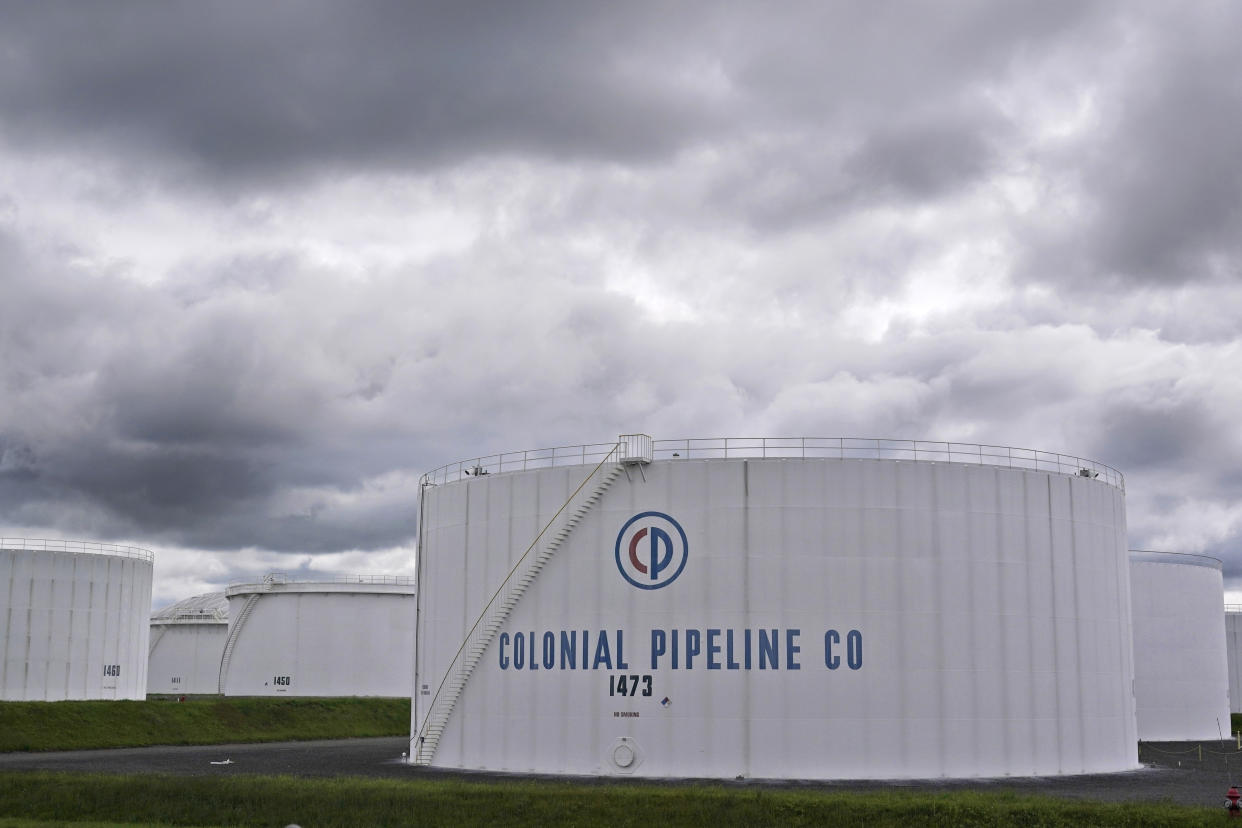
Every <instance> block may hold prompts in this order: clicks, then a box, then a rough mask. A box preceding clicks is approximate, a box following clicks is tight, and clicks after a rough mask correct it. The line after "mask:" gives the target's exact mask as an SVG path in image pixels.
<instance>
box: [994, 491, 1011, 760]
mask: <svg viewBox="0 0 1242 828" xmlns="http://www.w3.org/2000/svg"><path fill="white" fill-rule="evenodd" d="M1002 479H1003V478H1002V477H1001V472H1000V469H993V470H992V490H993V491H994V492H995V493H996V505H995V507H994V510H993V513H992V522H993V525H994V526H995V527H996V533H995V536H994V538H993V541H992V543H993V548H994V549H995V550H996V553H997V559H996V583H997V585H998V586H999V585H1000V584H1003V583H1005V582H1006V580H1007V579H1006V577H1005V576H1006V575H1008V574H1009V569H1008V566H1007V565H1006V564H1007V562H1008V555H1007V554H1006V550H1005V542H1004V536H1005V532H1004V530H1003V528H1002V527H1003V524H1004V514H1003V512H1002V507H1001V480H1002ZM996 607H997V610H998V611H999V613H1000V650H1001V653H1002V655H1001V663H1000V684H1001V715H1002V717H1003V718H1004V720H1005V727H1004V729H1003V730H1002V731H1001V752H1002V753H1003V754H1004V756H1005V767H1007V768H1012V767H1013V754H1012V748H1013V733H1012V729H1013V728H1012V724H1011V723H1012V722H1013V711H1012V707H1013V697H1012V695H1011V692H1012V691H1011V689H1010V684H1012V678H1013V676H1011V675H1010V672H1009V648H1008V647H1006V646H1005V637H1006V635H1007V634H1008V632H1009V624H1010V619H1011V618H1012V617H1013V616H1012V614H1010V613H1008V612H1007V611H1006V610H1007V609H1008V608H1007V607H1006V606H1005V596H1004V594H1003V590H1002V591H1001V593H1000V594H998V595H997V596H996Z"/></svg>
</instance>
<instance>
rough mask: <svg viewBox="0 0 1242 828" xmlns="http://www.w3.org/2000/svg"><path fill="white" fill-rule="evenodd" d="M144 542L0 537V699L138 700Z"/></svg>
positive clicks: (144, 632) (147, 600) (146, 594)
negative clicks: (122, 543)
mask: <svg viewBox="0 0 1242 828" xmlns="http://www.w3.org/2000/svg"><path fill="white" fill-rule="evenodd" d="M153 559H154V557H153V556H152V554H151V553H150V552H148V551H147V550H145V549H136V548H134V547H129V546H115V545H112V544H104V543H91V542H87V541H63V540H30V539H26V538H0V699H3V700H5V701H20V700H28V701H61V700H64V699H142V698H145V697H146V692H147V636H148V632H149V629H148V627H147V615H148V614H149V613H150V611H151V566H152V561H153Z"/></svg>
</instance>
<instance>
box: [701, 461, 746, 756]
mask: <svg viewBox="0 0 1242 828" xmlns="http://www.w3.org/2000/svg"><path fill="white" fill-rule="evenodd" d="M688 453H689V452H687V454H688ZM742 583H743V584H745V585H746V586H745V588H744V589H743V590H742V617H743V618H745V619H746V623H747V624H748V625H749V624H750V617H751V616H750V589H751V581H750V461H749V460H746V459H743V460H742ZM751 679H752V676H751V674H750V671H749V670H747V671H745V673H744V674H743V677H742V680H743V684H742V692H743V694H744V696H745V704H744V705H743V706H744V708H745V711H746V715H745V716H743V717H742V718H743V728H742V761H743V762H744V764H743V768H742V772H743V773H745V774H746V776H747V777H749V776H750V775H751V767H752V766H751V762H750V759H751V756H750V746H751V741H752V737H753V734H752V732H751V730H752V727H753V724H754V723H753V721H752V714H753V708H752V704H753V701H752V700H753V699H754V693H753V692H752V689H753V688H752V687H751Z"/></svg>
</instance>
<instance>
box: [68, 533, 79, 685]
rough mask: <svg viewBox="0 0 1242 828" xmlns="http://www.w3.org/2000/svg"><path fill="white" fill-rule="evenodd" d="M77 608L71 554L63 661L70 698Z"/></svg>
mask: <svg viewBox="0 0 1242 828" xmlns="http://www.w3.org/2000/svg"><path fill="white" fill-rule="evenodd" d="M77 608H78V556H77V555H74V556H73V571H72V572H71V573H70V586H69V642H68V647H69V651H68V658H67V660H66V662H65V698H67V699H68V698H71V696H70V690H69V683H70V677H71V675H72V673H73V631H74V629H75V626H74V622H75V621H76V620H77Z"/></svg>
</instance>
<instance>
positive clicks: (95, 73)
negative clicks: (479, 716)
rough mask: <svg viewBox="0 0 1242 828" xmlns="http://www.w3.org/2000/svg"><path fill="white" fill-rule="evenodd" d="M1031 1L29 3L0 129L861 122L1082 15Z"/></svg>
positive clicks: (303, 137) (457, 129)
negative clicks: (1019, 4) (1006, 5)
mask: <svg viewBox="0 0 1242 828" xmlns="http://www.w3.org/2000/svg"><path fill="white" fill-rule="evenodd" d="M1038 6H1039V7H1038V8H1037V9H1036V8H1033V7H1031V8H1025V9H1004V10H1001V9H997V8H994V7H992V6H991V4H987V3H982V4H980V3H973V2H967V3H958V4H955V5H944V4H941V5H938V6H936V7H917V6H912V7H894V6H891V5H889V4H885V3H880V4H867V5H866V6H863V7H836V6H828V7H823V6H820V5H819V4H787V5H783V6H782V7H780V9H773V8H767V7H754V6H749V5H745V4H716V3H691V4H671V5H670V4H666V3H654V2H652V3H627V4H622V5H611V6H595V7H591V8H589V9H587V8H585V7H582V6H581V5H580V4H574V3H561V2H527V3H502V4H487V5H479V4H472V3H451V2H445V3H414V4H404V3H384V2H364V3H352V4H348V5H344V6H342V5H338V4H329V3H319V2H283V3H264V4H253V3H168V4H137V3H129V2H101V3H92V4H88V5H75V6H57V5H51V6H49V5H48V4H31V5H27V6H18V7H16V8H10V9H9V10H8V12H7V13H6V25H5V26H4V28H3V30H2V31H0V45H2V48H0V110H3V112H4V119H3V126H2V127H0V129H2V130H3V132H4V133H5V134H8V135H9V136H10V137H11V139H12V140H19V141H22V142H24V143H26V144H30V143H32V142H36V141H38V142H43V141H47V142H50V143H51V144H52V145H54V146H55V145H64V146H78V147H92V146H94V147H96V148H98V149H99V150H100V151H107V152H110V153H113V154H117V155H120V156H126V155H131V154H132V155H133V156H134V158H135V160H141V161H143V162H145V163H150V162H151V161H152V160H155V159H157V158H158V157H159V156H161V155H163V156H166V157H168V158H170V159H172V160H174V161H184V162H189V163H190V164H192V165H201V166H202V167H203V168H204V171H205V172H207V173H208V174H210V175H225V176H237V175H239V176H246V177H248V178H249V179H250V180H258V179H265V178H270V177H271V176H273V175H282V174H284V175H288V174H293V173H295V172H297V171H299V170H307V169H309V168H314V169H315V171H316V172H323V171H325V170H331V169H333V168H338V169H345V168H353V167H359V166H360V167H377V166H378V167H398V166H400V167H410V166H414V167H426V166H429V165H434V164H442V163H453V162H456V161H460V160H462V159H466V158H470V157H472V156H476V155H480V154H496V155H519V156H525V155H532V156H545V157H557V158H588V159H596V160H608V161H611V162H616V161H633V160H642V159H656V158H661V157H667V156H668V155H669V154H670V153H674V152H676V151H678V150H681V149H683V148H685V147H688V146H692V145H695V144H696V143H703V142H709V141H710V142H719V141H721V140H730V139H733V138H738V137H744V136H746V135H749V134H756V135H763V134H766V133H771V132H777V133H790V132H793V133H807V132H808V131H810V132H815V131H818V130H822V129H839V128H841V127H842V126H843V125H845V124H851V127H850V128H851V129H853V130H855V131H856V132H857V130H859V129H861V133H859V134H862V135H865V133H866V132H868V131H869V126H868V124H869V123H872V124H878V125H880V126H883V124H884V123H885V122H886V121H888V120H889V119H890V118H893V119H895V120H897V121H901V120H902V119H904V118H905V117H906V116H907V115H908V114H909V113H911V112H918V111H938V110H941V109H943V108H945V107H948V108H954V109H956V108H958V107H960V105H961V103H962V102H961V100H960V99H959V98H960V96H961V95H962V94H963V90H964V89H966V90H970V89H972V85H977V84H981V83H986V82H988V81H990V80H991V79H992V78H994V77H997V76H1002V75H1003V74H1005V73H1006V72H1008V71H1009V70H1010V62H1011V61H1012V60H1013V56H1014V55H1015V54H1020V53H1021V52H1022V51H1024V50H1027V49H1031V50H1036V51H1038V49H1039V48H1040V46H1039V44H1041V43H1042V42H1043V41H1046V40H1047V39H1049V38H1054V37H1056V36H1058V35H1061V34H1063V33H1064V32H1065V31H1066V30H1069V29H1072V28H1073V27H1074V26H1076V25H1084V21H1085V20H1090V19H1091V17H1092V16H1093V14H1094V11H1093V7H1092V6H1091V5H1090V4H1081V3H1069V4H1057V3H1046V4H1038ZM972 94H973V93H972ZM958 132H960V130H958ZM825 137H827V136H825ZM829 140H831V139H829ZM912 144H921V145H922V151H921V152H918V153H915V154H913V155H911V154H908V153H906V152H904V150H905V149H906V148H908V147H909V146H911V145H912ZM973 144H974V142H973V141H972V139H971V138H970V137H969V136H962V135H959V134H955V131H954V128H953V127H952V126H949V127H947V128H946V129H945V134H944V135H943V137H942V136H941V135H939V134H936V133H935V132H933V133H932V134H924V135H920V134H919V133H918V131H917V130H916V131H915V132H913V133H910V134H902V133H900V132H892V131H888V132H883V131H882V132H881V134H879V135H877V136H876V137H875V138H874V139H871V140H870V142H869V146H868V147H867V148H865V149H864V151H863V153H862V155H861V156H860V157H859V158H858V159H857V161H858V163H859V164H861V165H862V168H863V169H866V170H871V171H874V172H876V173H877V174H878V175H879V177H880V179H881V180H882V181H883V182H885V183H887V184H891V185H893V186H896V187H898V188H899V189H912V190H914V191H915V192H917V193H923V194H927V193H929V192H932V191H936V190H939V189H941V188H943V187H945V186H947V185H948V183H949V182H948V181H947V180H946V176H950V175H952V174H954V173H955V172H957V173H960V174H964V175H968V176H969V175H971V174H973V173H974V172H976V171H977V168H978V164H977V163H976V162H974V161H973V160H972V159H971V158H970V157H969V155H970V153H969V152H968V150H969V149H970V148H971V146H972V145H973ZM896 153H900V154H901V157H900V158H899V157H898V156H897V154H896ZM963 153H965V155H966V156H967V157H962V155H963Z"/></svg>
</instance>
